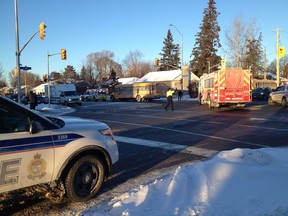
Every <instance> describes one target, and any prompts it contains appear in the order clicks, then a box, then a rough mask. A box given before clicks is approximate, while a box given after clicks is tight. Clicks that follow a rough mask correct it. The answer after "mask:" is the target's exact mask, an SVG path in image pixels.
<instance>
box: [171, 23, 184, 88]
mask: <svg viewBox="0 0 288 216" xmlns="http://www.w3.org/2000/svg"><path fill="white" fill-rule="evenodd" d="M169 26H173V27H174V28H175V29H176V31H177V32H178V33H179V34H180V35H181V50H182V51H181V54H182V55H181V79H182V80H183V60H184V59H183V34H182V33H181V32H180V31H179V30H178V29H177V28H176V26H174V25H173V24H170V25H169ZM181 90H183V82H182V84H181Z"/></svg>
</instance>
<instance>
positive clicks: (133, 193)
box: [38, 106, 288, 216]
mask: <svg viewBox="0 0 288 216" xmlns="http://www.w3.org/2000/svg"><path fill="white" fill-rule="evenodd" d="M53 107H54V106H53ZM38 109H41V110H42V111H43V109H47V108H45V107H42V108H40V106H38ZM53 109H54V108H50V110H49V111H50V112H57V111H59V110H60V109H59V107H58V108H56V109H55V110H54V111H53ZM65 109H66V108H65ZM66 111H67V110H66ZM119 187H121V186H119ZM96 199H97V198H96ZM75 211H76V212H75V213H76V214H77V215H83V216H98V215H99V216H100V215H101V216H102V215H103V216H114V215H115V216H121V215H122V216H134V215H136V216H147V215H149V216H162V215H163V216H170V215H171V216H172V215H181V216H188V215H189V216H190V215H191V216H192V215H194V216H196V215H197V216H219V215H221V216H231V215H233V216H263V215H265V216H284V215H286V216H287V215H288V148H262V149H254V150H252V149H234V150H231V151H222V152H220V153H218V154H217V155H216V156H214V157H213V158H211V159H209V160H204V161H201V162H196V163H191V164H188V165H185V166H179V167H178V168H177V169H176V170H175V171H174V172H172V173H170V174H167V173H163V175H162V176H161V177H158V178H156V179H153V180H152V181H149V182H146V183H145V184H143V185H139V186H136V187H135V188H134V189H132V190H129V191H127V192H126V193H123V194H121V195H119V196H116V197H114V198H113V199H111V200H109V201H108V202H103V203H100V204H98V205H95V206H94V207H91V208H88V209H85V210H81V211H80V212H79V210H75Z"/></svg>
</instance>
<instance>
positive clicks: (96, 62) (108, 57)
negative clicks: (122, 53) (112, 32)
mask: <svg viewBox="0 0 288 216" xmlns="http://www.w3.org/2000/svg"><path fill="white" fill-rule="evenodd" d="M114 56H115V55H114V53H113V52H111V51H108V50H102V51H101V52H95V53H91V54H89V55H88V56H87V67H88V68H91V69H92V72H93V77H94V79H97V80H98V81H99V82H103V81H104V80H107V79H108V77H109V74H110V73H111V70H112V69H114V70H115V71H116V72H117V73H118V72H119V73H120V70H121V66H120V65H119V64H118V63H117V62H115V61H114ZM117 70H119V71H117Z"/></svg>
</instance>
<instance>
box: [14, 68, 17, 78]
mask: <svg viewBox="0 0 288 216" xmlns="http://www.w3.org/2000/svg"><path fill="white" fill-rule="evenodd" d="M14 77H15V78H16V77H18V69H17V67H15V68H14Z"/></svg>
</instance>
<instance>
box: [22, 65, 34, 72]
mask: <svg viewBox="0 0 288 216" xmlns="http://www.w3.org/2000/svg"><path fill="white" fill-rule="evenodd" d="M31 69H32V68H31V67H27V66H25V67H20V70H25V71H27V70H31Z"/></svg>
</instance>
